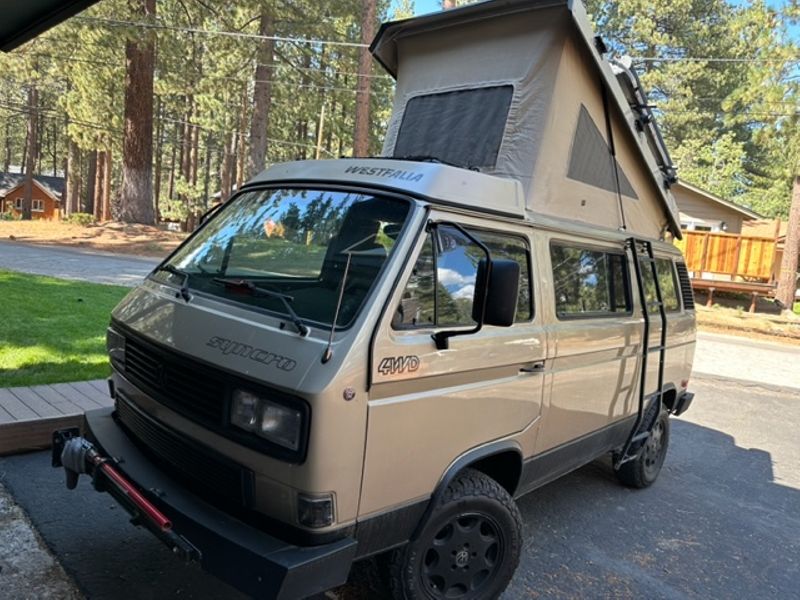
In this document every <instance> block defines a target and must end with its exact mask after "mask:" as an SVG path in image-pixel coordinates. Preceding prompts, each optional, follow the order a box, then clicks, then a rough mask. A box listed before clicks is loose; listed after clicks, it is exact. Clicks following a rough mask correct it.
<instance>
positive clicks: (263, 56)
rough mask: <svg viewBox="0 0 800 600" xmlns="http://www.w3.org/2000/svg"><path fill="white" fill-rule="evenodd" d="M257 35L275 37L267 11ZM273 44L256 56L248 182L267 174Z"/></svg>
mask: <svg viewBox="0 0 800 600" xmlns="http://www.w3.org/2000/svg"><path fill="white" fill-rule="evenodd" d="M258 33H259V34H260V35H264V36H272V35H275V26H274V21H273V19H272V14H271V13H270V11H269V9H268V8H266V7H264V9H263V12H262V13H261V21H260V24H259V27H258ZM274 48H275V41H274V40H261V41H260V42H259V46H258V53H257V54H256V72H255V83H254V84H253V117H252V119H251V121H250V153H249V155H248V158H247V178H248V179H249V178H251V177H254V176H255V175H258V174H259V173H260V172H261V171H263V170H264V162H265V159H266V156H267V127H268V126H269V109H270V106H271V105H272V77H273V70H274V69H273V66H272V63H273V61H274V60H275V58H274V56H273V50H274Z"/></svg>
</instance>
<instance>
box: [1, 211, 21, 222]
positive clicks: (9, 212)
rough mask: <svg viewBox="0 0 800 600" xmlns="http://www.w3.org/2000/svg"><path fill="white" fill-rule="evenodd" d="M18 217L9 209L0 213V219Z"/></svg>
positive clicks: (12, 219)
mask: <svg viewBox="0 0 800 600" xmlns="http://www.w3.org/2000/svg"><path fill="white" fill-rule="evenodd" d="M19 219H20V217H18V216H16V215H15V214H14V213H13V212H11V211H8V212H4V213H0V221H19Z"/></svg>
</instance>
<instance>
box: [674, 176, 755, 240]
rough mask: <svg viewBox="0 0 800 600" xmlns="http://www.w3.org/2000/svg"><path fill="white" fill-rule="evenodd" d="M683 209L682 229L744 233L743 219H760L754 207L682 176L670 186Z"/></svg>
mask: <svg viewBox="0 0 800 600" xmlns="http://www.w3.org/2000/svg"><path fill="white" fill-rule="evenodd" d="M670 189H671V191H672V195H673V196H674V197H675V202H676V204H677V205H678V210H679V211H680V220H681V229H685V230H688V231H711V232H717V233H737V234H738V233H742V225H743V223H746V222H749V221H755V220H757V219H761V218H762V217H761V215H759V214H758V213H757V212H755V211H754V210H750V209H749V208H747V207H745V206H741V205H740V204H736V203H735V202H731V201H730V200H726V199H725V198H721V197H719V196H717V195H716V194H712V193H711V192H709V191H708V190H704V189H702V188H700V187H698V186H696V185H694V184H692V183H689V182H688V181H685V180H683V179H679V180H678V181H677V182H676V183H674V184H673V185H672V187H671V188H670Z"/></svg>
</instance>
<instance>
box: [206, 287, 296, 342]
mask: <svg viewBox="0 0 800 600" xmlns="http://www.w3.org/2000/svg"><path fill="white" fill-rule="evenodd" d="M212 281H216V282H217V283H221V284H222V285H224V286H225V287H230V288H237V289H242V290H248V291H249V292H250V293H251V294H253V295H254V296H259V295H261V296H267V297H269V298H277V299H279V300H280V301H281V302H283V305H284V306H285V307H286V312H287V313H289V318H290V319H291V321H292V323H294V326H295V327H297V332H298V333H299V334H300V335H302V336H303V337H305V336H307V335H308V332H309V329H308V326H307V325H306V324H305V323H303V321H301V320H300V317H299V316H297V313H296V312H294V309H293V308H292V305H291V304H289V302H293V301H294V298H293V297H292V296H288V295H286V294H281V293H280V292H276V291H275V290H270V289H267V288H263V287H259V286H257V285H256V284H255V283H253V282H252V281H250V280H249V279H226V278H224V277H214V279H213V280H212Z"/></svg>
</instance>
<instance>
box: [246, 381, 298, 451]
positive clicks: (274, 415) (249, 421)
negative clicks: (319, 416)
mask: <svg viewBox="0 0 800 600" xmlns="http://www.w3.org/2000/svg"><path fill="white" fill-rule="evenodd" d="M231 423H232V424H233V425H236V426H237V427H241V428H242V429H244V430H245V431H249V432H251V433H255V434H256V435H258V436H261V437H263V438H264V439H266V440H269V441H270V442H272V443H274V444H278V445H279V446H283V447H284V448H288V449H289V450H295V451H296V450H298V449H299V448H300V437H301V435H302V431H303V414H302V412H300V411H299V410H297V409H295V408H291V407H288V406H284V405H283V404H278V403H276V402H272V401H270V400H267V399H266V398H262V397H261V396H256V395H255V394H252V393H250V392H246V391H244V390H235V391H234V392H233V401H232V402H231Z"/></svg>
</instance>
